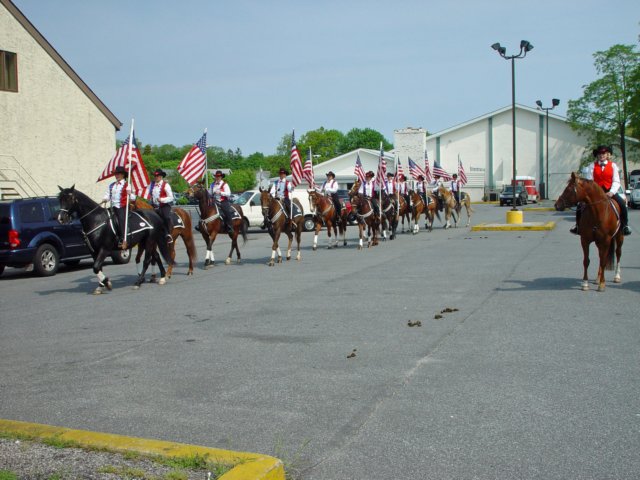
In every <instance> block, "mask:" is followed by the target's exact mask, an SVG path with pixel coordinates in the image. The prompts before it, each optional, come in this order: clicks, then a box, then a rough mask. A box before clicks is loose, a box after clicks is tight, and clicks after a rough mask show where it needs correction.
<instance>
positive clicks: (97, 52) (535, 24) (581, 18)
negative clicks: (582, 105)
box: [13, 0, 640, 155]
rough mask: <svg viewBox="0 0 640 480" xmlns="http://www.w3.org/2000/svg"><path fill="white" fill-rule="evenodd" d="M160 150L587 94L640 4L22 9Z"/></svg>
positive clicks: (406, 122) (428, 122)
mask: <svg viewBox="0 0 640 480" xmlns="http://www.w3.org/2000/svg"><path fill="white" fill-rule="evenodd" d="M13 1H14V3H15V5H16V6H17V7H18V8H19V9H20V10H21V11H22V12H23V13H24V14H25V15H26V17H27V18H28V19H29V20H30V21H31V23H33V24H34V26H35V27H36V28H37V29H38V30H39V31H40V33H42V34H43V35H44V37H45V38H46V39H47V40H48V41H49V43H51V44H52V45H53V47H54V48H55V49H56V50H57V51H58V52H59V53H60V54H61V55H62V57H63V58H64V59H65V60H66V61H67V63H69V64H70V65H71V67H72V68H73V69H74V70H75V71H76V72H77V73H78V74H79V75H80V77H81V78H82V79H83V80H84V81H85V83H87V84H88V85H89V87H90V88H91V89H92V90H93V91H94V92H95V93H96V94H97V95H98V97H99V98H100V99H101V100H102V101H103V102H104V103H105V104H106V105H107V107H108V108H109V109H110V110H111V111H112V112H113V113H114V114H115V115H116V117H118V118H119V119H120V121H121V122H122V123H123V126H122V129H121V131H119V132H117V135H116V137H117V138H119V139H124V138H125V137H126V136H127V135H128V134H129V129H130V126H131V120H132V119H135V127H136V128H135V130H136V136H137V137H138V138H140V139H141V141H142V142H143V143H144V144H152V145H163V144H173V145H176V146H182V145H187V144H193V143H195V142H196V141H197V140H198V139H199V138H200V136H201V135H202V132H203V130H204V129H205V128H207V129H208V134H207V140H208V143H209V144H210V145H215V146H219V147H222V148H224V149H225V150H227V149H232V150H235V149H236V148H240V150H241V151H242V153H243V154H244V155H249V154H251V153H254V152H262V153H264V154H265V155H269V154H273V153H275V150H276V148H277V146H278V143H279V142H280V140H281V139H282V137H283V135H285V134H287V133H289V132H291V131H292V130H293V129H295V131H296V137H299V136H300V135H301V134H304V133H305V132H307V131H310V130H315V129H317V128H320V127H324V128H325V129H337V130H340V131H341V132H343V133H346V132H348V131H349V130H351V129H352V128H372V129H374V130H377V131H379V132H380V133H382V134H383V135H384V136H385V138H386V139H387V140H389V141H391V142H393V132H394V130H396V129H400V128H405V127H422V128H425V129H427V130H428V131H429V133H437V132H438V131H440V130H444V129H447V128H450V127H453V126H455V125H457V124H460V123H463V122H466V121H468V120H471V119H473V118H475V117H479V116H482V115H485V114H487V113H489V112H491V111H494V110H498V109H500V108H503V107H505V106H508V105H510V104H511V62H510V61H506V60H505V59H503V58H501V57H500V56H499V55H498V54H497V53H496V52H495V51H494V50H492V49H491V45H492V44H493V43H495V42H500V43H501V44H502V45H503V46H504V47H506V49H507V55H513V54H517V53H518V52H519V50H520V41H521V40H523V39H524V40H528V41H529V42H531V44H532V45H533V46H534V49H533V50H532V51H530V52H529V53H528V54H527V56H526V58H523V59H518V60H515V79H516V88H515V89H516V102H517V103H519V104H522V105H528V106H530V107H533V108H535V101H536V100H538V99H540V100H542V103H543V106H545V107H547V106H551V99H552V98H559V99H560V102H561V103H560V105H559V106H558V107H556V109H555V110H554V111H553V113H557V114H559V115H561V116H564V115H566V108H567V101H568V100H570V99H573V100H575V99H578V98H579V97H580V96H581V95H582V88H583V86H584V85H586V84H588V83H590V82H592V81H594V80H595V79H596V78H598V77H597V72H596V70H595V68H594V65H593V54H594V53H595V52H597V51H603V50H607V49H608V48H610V47H611V46H613V45H615V44H626V45H630V44H633V45H636V47H638V36H639V34H640V4H639V2H638V1H637V0H610V1H608V2H604V1H602V0H597V1H596V0H554V1H549V0H539V1H537V2H514V1H501V0H484V1H483V0H456V1H444V0H441V1H438V2H435V1H432V0H388V1H387V0H385V1H382V0H352V1H346V0H298V1H288V0H225V1H222V0H182V1H180V2H176V1H175V0H153V1H152V0H135V1H132V0H13Z"/></svg>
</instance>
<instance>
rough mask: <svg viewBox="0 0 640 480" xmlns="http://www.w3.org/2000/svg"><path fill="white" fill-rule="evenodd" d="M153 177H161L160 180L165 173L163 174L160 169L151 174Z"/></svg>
mask: <svg viewBox="0 0 640 480" xmlns="http://www.w3.org/2000/svg"><path fill="white" fill-rule="evenodd" d="M153 176H154V177H157V176H161V177H162V178H164V177H166V176H167V172H165V171H164V170H162V169H161V168H159V169H157V170H156V171H155V172H153Z"/></svg>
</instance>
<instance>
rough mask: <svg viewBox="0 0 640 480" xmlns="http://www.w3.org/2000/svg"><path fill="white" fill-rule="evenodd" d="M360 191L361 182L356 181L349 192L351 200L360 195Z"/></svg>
mask: <svg viewBox="0 0 640 480" xmlns="http://www.w3.org/2000/svg"><path fill="white" fill-rule="evenodd" d="M358 190H360V180H356V182H355V183H354V184H353V186H352V187H351V189H350V190H349V198H351V197H353V196H354V195H357V194H358Z"/></svg>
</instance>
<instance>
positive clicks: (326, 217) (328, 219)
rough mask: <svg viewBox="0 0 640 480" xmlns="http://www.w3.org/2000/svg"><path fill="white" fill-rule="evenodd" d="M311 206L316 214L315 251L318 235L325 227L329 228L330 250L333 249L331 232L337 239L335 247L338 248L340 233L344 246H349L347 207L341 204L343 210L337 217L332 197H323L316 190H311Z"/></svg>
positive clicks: (314, 217) (328, 246) (314, 218)
mask: <svg viewBox="0 0 640 480" xmlns="http://www.w3.org/2000/svg"><path fill="white" fill-rule="evenodd" d="M309 205H310V206H311V212H312V213H314V216H313V220H314V223H315V233H314V236H313V250H314V251H315V250H317V248H318V233H319V232H320V230H321V229H322V226H323V225H326V226H327V235H328V237H329V242H328V245H327V248H328V249H331V248H332V244H331V243H332V242H331V230H333V235H334V238H335V246H336V247H337V246H338V232H340V235H342V244H343V246H346V245H347V224H348V216H349V212H348V211H347V207H345V205H344V204H343V203H342V202H341V207H342V208H341V209H340V212H339V214H338V215H337V216H336V208H335V206H334V204H333V201H332V200H331V198H330V197H327V196H325V195H321V194H320V193H319V192H317V191H315V190H309Z"/></svg>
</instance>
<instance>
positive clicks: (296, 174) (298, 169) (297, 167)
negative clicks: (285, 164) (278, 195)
mask: <svg viewBox="0 0 640 480" xmlns="http://www.w3.org/2000/svg"><path fill="white" fill-rule="evenodd" d="M295 136H296V132H295V130H294V131H293V133H292V134H291V184H292V185H293V186H294V187H296V186H297V185H298V184H300V182H301V181H302V165H301V162H300V153H299V152H298V146H297V145H296V138H295Z"/></svg>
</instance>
